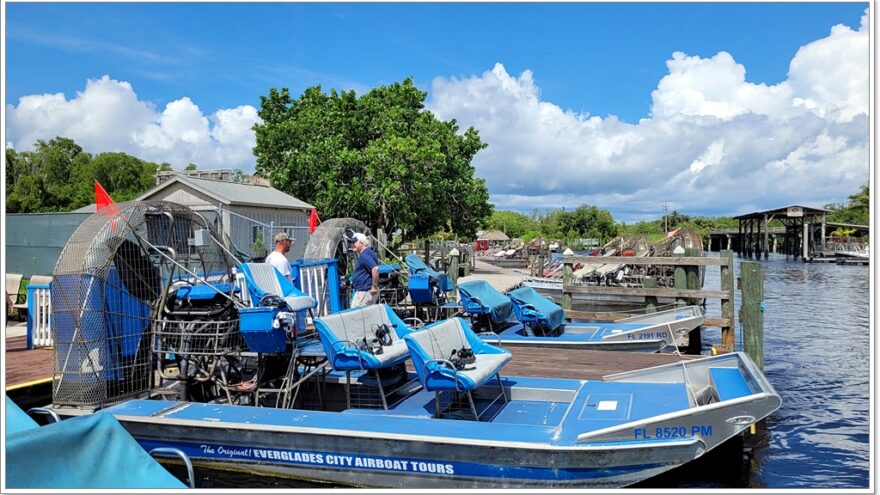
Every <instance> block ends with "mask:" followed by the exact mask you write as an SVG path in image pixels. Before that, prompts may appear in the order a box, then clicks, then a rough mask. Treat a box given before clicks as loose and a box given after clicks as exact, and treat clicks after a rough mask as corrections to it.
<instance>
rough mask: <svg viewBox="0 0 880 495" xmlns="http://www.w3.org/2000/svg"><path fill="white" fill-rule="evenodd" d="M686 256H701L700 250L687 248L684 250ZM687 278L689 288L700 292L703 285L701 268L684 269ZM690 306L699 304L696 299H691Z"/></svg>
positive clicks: (692, 266) (693, 266)
mask: <svg viewBox="0 0 880 495" xmlns="http://www.w3.org/2000/svg"><path fill="white" fill-rule="evenodd" d="M684 255H685V256H692V257H693V256H699V255H700V250H699V249H697V248H687V249H685V250H684ZM684 270H685V274H686V277H687V288H688V289H691V290H699V289H700V287H702V286H703V284H701V283H700V268H699V267H698V266H696V265H688V266H686V267H684ZM688 304H697V301H696V299H690V300H689V301H688Z"/></svg>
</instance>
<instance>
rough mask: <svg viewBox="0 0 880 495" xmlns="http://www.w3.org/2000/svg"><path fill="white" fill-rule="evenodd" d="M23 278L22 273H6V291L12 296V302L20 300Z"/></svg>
mask: <svg viewBox="0 0 880 495" xmlns="http://www.w3.org/2000/svg"><path fill="white" fill-rule="evenodd" d="M23 278H24V277H23V276H22V274H20V273H7V274H6V293H7V294H9V295H10V296H12V302H18V293H19V291H20V290H21V280H22V279H23Z"/></svg>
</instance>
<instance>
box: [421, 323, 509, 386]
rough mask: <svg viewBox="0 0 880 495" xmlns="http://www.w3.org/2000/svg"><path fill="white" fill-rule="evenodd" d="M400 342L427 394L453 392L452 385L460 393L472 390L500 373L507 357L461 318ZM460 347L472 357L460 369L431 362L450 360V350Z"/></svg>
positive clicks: (435, 326) (422, 331) (434, 324)
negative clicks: (470, 353) (405, 345)
mask: <svg viewBox="0 0 880 495" xmlns="http://www.w3.org/2000/svg"><path fill="white" fill-rule="evenodd" d="M404 340H405V341H406V344H407V346H408V347H409V351H410V355H411V356H412V359H413V366H414V367H415V368H416V374H417V375H418V376H419V381H421V383H422V386H423V387H425V389H426V390H428V391H431V390H456V386H457V387H458V389H460V390H474V389H475V388H477V387H479V386H480V385H482V384H484V383H485V382H486V381H487V380H489V379H490V378H491V377H492V376H494V375H495V374H497V373H498V372H499V371H501V368H503V367H504V365H505V364H507V362H508V361H510V358H511V354H510V353H509V352H508V351H506V350H504V349H501V348H498V347H494V346H491V345H489V344H486V343H485V342H483V340H482V339H480V338H479V337H477V336H476V334H474V332H473V330H471V328H470V326H469V325H468V324H467V322H466V321H465V320H463V319H462V318H452V319H449V320H443V321H439V322H436V323H433V324H431V325H428V326H427V327H424V328H422V329H419V330H417V331H414V332H413V333H411V334H409V335H407V336H406V337H404ZM462 347H468V348H470V349H472V350H473V352H474V357H476V361H475V362H474V363H473V364H470V365H466V366H465V369H464V370H457V371H456V370H454V369H452V368H451V367H449V366H447V365H445V364H443V363H442V362H437V361H435V360H446V361H451V359H450V358H451V356H452V351H453V350H456V351H457V350H458V349H461V348H462ZM467 368H473V369H471V370H468V369H467ZM456 375H457V376H456ZM456 378H457V385H456Z"/></svg>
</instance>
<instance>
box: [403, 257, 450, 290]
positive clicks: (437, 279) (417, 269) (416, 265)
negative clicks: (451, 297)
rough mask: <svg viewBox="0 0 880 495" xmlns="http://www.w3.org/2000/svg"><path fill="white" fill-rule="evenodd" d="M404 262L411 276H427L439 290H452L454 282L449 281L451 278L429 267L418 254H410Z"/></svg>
mask: <svg viewBox="0 0 880 495" xmlns="http://www.w3.org/2000/svg"><path fill="white" fill-rule="evenodd" d="M403 260H404V261H405V262H406V266H407V267H408V268H409V273H410V274H411V275H425V276H427V277H428V278H429V279H430V280H431V282H432V283H433V284H434V285H436V286H437V287H438V289H439V290H441V291H450V290H452V282H451V281H450V280H449V277H447V276H446V274H445V273H440V272H438V271H436V270H434V269H433V268H431V267H430V266H428V264H427V263H425V261H424V260H423V259H422V257H421V256H419V255H418V254H416V253H411V254H408V255H406V257H405V258H404V259H403Z"/></svg>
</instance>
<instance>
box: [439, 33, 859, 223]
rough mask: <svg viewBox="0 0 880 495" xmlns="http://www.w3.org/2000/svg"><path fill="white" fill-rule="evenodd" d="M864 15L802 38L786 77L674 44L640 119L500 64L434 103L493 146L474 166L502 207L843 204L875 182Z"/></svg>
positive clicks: (446, 90)
mask: <svg viewBox="0 0 880 495" xmlns="http://www.w3.org/2000/svg"><path fill="white" fill-rule="evenodd" d="M866 19H867V17H864V18H863V19H862V25H861V27H860V28H859V30H855V31H854V30H852V29H850V28H848V27H846V26H841V25H838V26H834V27H833V28H832V29H831V32H830V34H829V35H828V36H827V37H825V38H822V39H820V40H816V41H814V42H811V43H809V44H807V45H804V46H803V47H801V49H800V50H799V51H798V52H797V54H796V55H795V57H794V58H793V59H792V61H791V64H790V66H789V72H788V78H787V79H786V80H785V81H782V82H780V83H779V84H776V85H771V86H768V85H766V84H754V83H751V82H748V80H747V78H746V76H747V72H746V68H745V67H744V66H743V65H742V64H739V63H737V62H736V60H734V58H733V57H732V56H731V55H730V54H729V53H727V52H719V53H718V54H716V55H715V56H713V57H709V58H701V57H698V56H688V55H687V54H684V53H681V52H676V53H674V54H673V55H672V58H671V59H670V60H668V61H667V64H666V65H667V69H668V73H667V74H666V76H664V77H663V78H662V79H661V80H660V81H659V82H658V84H657V88H656V90H654V91H653V92H652V94H651V97H652V108H651V114H650V118H646V119H642V120H641V121H640V122H638V123H637V124H629V123H625V122H621V121H620V120H618V119H617V118H616V117H614V116H610V117H607V118H600V117H597V116H591V115H589V114H585V113H576V112H572V111H569V110H565V109H562V108H560V107H559V106H557V105H555V104H553V103H551V102H547V101H543V100H542V99H541V93H540V88H539V87H538V86H537V85H536V84H535V82H534V80H533V75H532V73H531V71H528V70H527V71H524V72H522V73H521V74H519V76H514V75H511V74H509V73H508V72H507V70H506V69H505V68H504V66H503V65H502V64H500V63H499V64H496V65H495V67H494V68H492V70H489V71H487V72H485V73H483V74H481V75H478V76H477V75H475V76H471V77H466V78H463V79H458V78H454V77H453V78H443V77H438V78H436V79H435V80H434V81H433V84H432V90H431V92H430V94H431V97H432V100H431V101H430V102H429V104H428V108H429V109H430V110H431V111H433V112H434V113H435V114H436V115H437V116H438V117H439V118H442V119H452V118H454V119H456V120H457V121H458V122H459V124H460V125H461V126H462V127H468V126H474V127H475V128H477V129H478V130H479V131H480V137H481V138H482V140H483V141H484V142H486V143H488V144H489V147H488V148H487V149H485V150H483V151H481V152H480V153H478V154H477V157H476V158H475V160H474V165H475V167H476V169H477V174H478V175H479V176H482V177H484V178H486V179H487V183H488V186H489V192H490V194H491V200H492V201H493V202H494V203H495V204H496V206H497V207H499V208H502V209H507V208H510V209H519V210H529V209H531V208H558V207H559V206H577V205H578V204H581V203H589V204H595V205H598V206H600V207H603V208H608V209H610V210H611V211H612V212H613V213H615V216H616V217H617V218H621V219H624V220H635V219H640V218H656V216H657V211H658V210H659V208H660V205H661V204H662V203H664V202H668V203H670V204H671V205H672V206H673V208H676V209H678V210H679V211H682V212H684V213H689V214H708V215H721V214H725V215H726V214H739V213H744V212H747V211H753V210H754V209H756V208H761V209H763V208H768V209H769V208H775V207H779V206H782V205H787V204H793V203H801V204H805V205H808V206H820V207H821V206H822V205H824V204H826V203H828V202H832V201H834V202H839V201H843V200H845V198H846V197H847V196H848V195H850V194H852V193H853V192H854V191H856V189H857V188H858V186H860V185H861V184H862V183H864V182H865V181H867V180H868V172H869V162H868V160H869V158H868V146H869V117H868V108H869V104H868V95H869V81H868V76H869V63H868V62H869V52H868V25H867V20H866Z"/></svg>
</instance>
